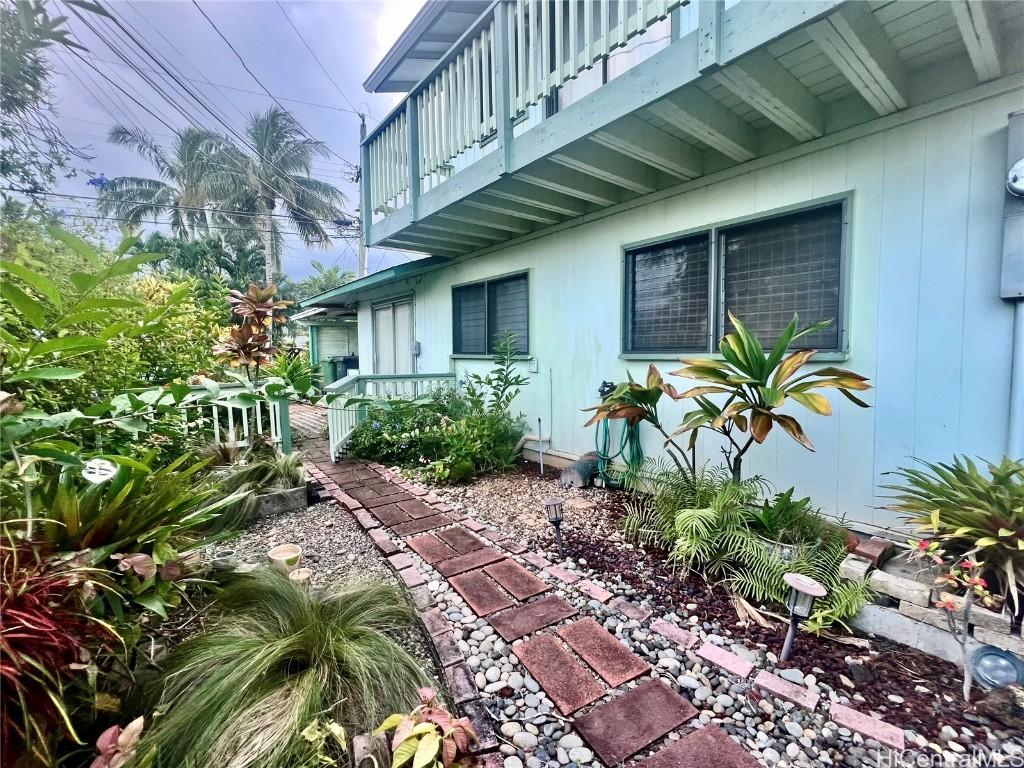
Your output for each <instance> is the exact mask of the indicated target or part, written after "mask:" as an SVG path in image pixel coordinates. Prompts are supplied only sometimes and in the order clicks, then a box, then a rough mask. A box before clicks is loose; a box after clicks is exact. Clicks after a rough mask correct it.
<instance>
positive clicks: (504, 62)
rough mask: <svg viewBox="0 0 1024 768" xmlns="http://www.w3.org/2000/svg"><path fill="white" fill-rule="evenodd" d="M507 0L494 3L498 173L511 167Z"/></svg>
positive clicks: (509, 46) (495, 115)
mask: <svg viewBox="0 0 1024 768" xmlns="http://www.w3.org/2000/svg"><path fill="white" fill-rule="evenodd" d="M510 7H511V5H510V4H509V2H508V0H502V2H500V3H498V4H497V5H495V6H494V125H495V130H496V131H497V136H496V137H495V141H496V142H497V148H496V150H495V151H496V152H497V153H498V173H499V174H501V175H502V176H504V175H506V174H508V173H509V172H510V171H511V170H512V94H511V89H510V86H509V78H510V75H511V72H510V71H509V50H511V47H512V40H511V39H510V38H509V18H510V15H509V8H510Z"/></svg>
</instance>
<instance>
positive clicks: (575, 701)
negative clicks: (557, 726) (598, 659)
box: [512, 635, 604, 715]
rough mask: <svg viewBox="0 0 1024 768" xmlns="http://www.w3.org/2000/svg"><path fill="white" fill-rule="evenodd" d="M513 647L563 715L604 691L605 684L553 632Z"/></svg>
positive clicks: (594, 698) (600, 695) (582, 705)
mask: <svg viewBox="0 0 1024 768" xmlns="http://www.w3.org/2000/svg"><path fill="white" fill-rule="evenodd" d="M512 650H513V651H515V654H516V656H518V657H519V661H521V662H522V663H523V666H524V667H526V668H527V669H528V670H529V671H530V674H531V675H533V679H534V680H536V681H537V682H538V683H540V687H541V688H543V689H544V693H546V694H547V695H548V698H550V699H551V700H552V701H553V702H555V706H556V707H558V710H559V711H560V712H561V713H562V714H563V715H571V714H572V713H573V712H575V711H576V710H578V709H581V708H583V707H585V706H587V704H592V703H593V702H595V701H597V700H598V699H599V698H601V697H602V696H603V695H604V686H603V685H601V684H600V683H599V682H598V681H597V680H596V679H594V675H593V673H591V671H590V670H589V669H587V668H586V667H584V666H583V665H582V664H580V663H579V662H578V661H577V660H576V659H575V657H573V655H572V654H571V653H569V651H567V650H566V649H565V647H564V646H563V645H562V644H561V643H560V642H558V639H557V638H556V637H555V636H554V635H538V636H537V637H534V638H531V639H529V640H524V641H523V642H521V643H520V644H519V645H517V646H515V647H514V648H513V649H512Z"/></svg>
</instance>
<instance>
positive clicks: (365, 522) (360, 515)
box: [352, 510, 380, 531]
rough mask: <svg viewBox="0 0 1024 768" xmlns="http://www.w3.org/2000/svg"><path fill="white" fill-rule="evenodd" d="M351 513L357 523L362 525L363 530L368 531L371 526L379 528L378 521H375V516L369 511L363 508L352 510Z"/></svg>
mask: <svg viewBox="0 0 1024 768" xmlns="http://www.w3.org/2000/svg"><path fill="white" fill-rule="evenodd" d="M352 515H353V516H354V517H355V519H356V521H357V522H358V523H359V525H361V526H362V527H363V529H364V530H367V531H368V530H370V529H371V528H380V523H379V522H378V521H377V518H375V517H374V516H373V515H371V514H370V513H369V512H366V511H365V510H361V511H359V512H353V513H352Z"/></svg>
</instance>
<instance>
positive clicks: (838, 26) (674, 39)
mask: <svg viewBox="0 0 1024 768" xmlns="http://www.w3.org/2000/svg"><path fill="white" fill-rule="evenodd" d="M1022 22H1024V15H1022V14H1021V12H1020V5H1018V4H1017V3H1014V2H979V1H978V0H957V1H955V2H947V1H945V0H942V1H939V2H928V3H911V2H903V3H901V2H895V3H870V4H869V3H866V2H847V3H843V2H840V1H839V0H803V1H800V2H788V1H786V0H776V1H775V2H762V1H760V0H735V1H734V2H728V3H727V2H723V0H699V2H698V3H697V4H696V5H695V6H694V5H691V4H689V3H686V2H679V1H678V0H592V1H591V0H495V2H493V3H492V5H491V6H490V7H489V8H488V9H487V10H486V11H485V12H484V13H482V14H481V15H480V16H479V18H478V19H477V21H476V23H475V24H473V25H472V26H471V27H470V28H469V29H468V30H467V31H466V32H465V33H464V34H463V35H462V37H461V38H460V39H459V40H458V41H457V42H456V43H455V44H454V45H452V47H451V48H450V49H449V51H448V52H447V54H445V55H444V56H443V57H442V58H441V59H440V60H439V61H438V62H437V64H436V66H434V68H433V70H432V71H431V72H430V73H429V74H428V75H427V76H426V77H424V78H423V79H422V80H421V81H420V82H419V83H418V84H417V85H416V86H415V87H414V88H413V89H412V90H411V91H410V92H409V94H408V96H407V97H406V99H405V100H404V101H403V102H402V103H401V104H399V105H398V106H397V107H396V108H395V109H394V110H393V111H392V112H391V113H390V114H389V115H388V116H387V117H386V118H385V119H384V120H383V121H381V123H380V124H379V125H378V126H377V127H376V129H375V130H374V131H373V132H372V133H370V134H369V135H368V136H367V138H366V139H365V141H364V142H363V145H362V148H361V160H362V167H363V168H364V169H365V172H364V174H363V178H362V185H361V197H362V199H361V208H362V211H364V215H363V221H364V227H365V230H366V231H365V235H366V240H367V243H368V244H370V245H383V246H391V247H395V248H400V249H405V250H412V251H423V252H428V253H431V254H434V255H438V256H447V257H455V256H460V255H464V254H467V253H472V252H474V251H478V250H481V249H483V248H487V247H490V246H493V245H497V244H500V243H502V242H505V241H508V240H510V239H513V238H516V237H518V236H521V235H525V234H528V233H530V232H532V231H534V230H537V229H542V228H545V227H549V226H552V225H556V224H558V223H560V222H563V221H565V220H568V219H572V218H576V217H580V216H584V215H586V214H589V213H593V212H595V211H598V210H601V209H603V208H607V207H610V206H616V205H619V204H622V203H626V202H628V201H630V200H633V199H636V198H640V197H642V196H645V195H650V194H652V193H654V192H657V191H659V190H662V189H666V188H668V187H674V186H677V185H680V184H684V183H686V182H689V181H692V180H694V179H696V178H698V177H701V176H704V175H706V174H711V173H715V172H718V171H722V170H726V169H728V168H729V167H731V166H734V165H738V164H741V163H745V162H748V161H752V160H754V159H756V158H758V157H763V156H765V155H768V154H772V153H775V152H779V151H783V150H785V149H788V148H790V147H793V146H794V145H797V144H800V143H802V142H808V141H813V140H815V139H820V138H822V137H823V136H825V135H826V134H827V133H833V132H836V131H839V130H842V129H845V128H849V127H851V126H854V125H857V124H859V123H863V122H867V121H869V120H873V119H876V118H878V117H881V116H886V115H890V114H892V113H894V112H898V111H901V110H905V109H908V108H910V107H913V106H917V105H919V104H922V103H924V102H926V101H928V100H934V99H937V98H939V97H941V96H943V95H946V94H948V93H950V92H952V91H954V90H957V89H960V90H962V89H964V88H966V87H971V86H974V85H976V84H977V83H979V82H985V81H987V80H994V79H997V78H1000V77H1001V76H1002V75H1004V74H1006V73H1007V71H1011V72H1017V71H1019V69H1020V63H1019V62H1018V61H1016V60H1015V61H1013V62H1004V61H1002V60H1001V58H1000V52H1001V51H1004V50H1007V51H1008V50H1011V48H1013V49H1016V46H1013V45H1012V36H1013V35H1014V34H1019V33H1020V31H1021V27H1022V26H1024V24H1022ZM1004 38H1005V39H1004ZM645 46H647V47H649V48H650V49H651V51H653V53H652V54H650V55H648V54H646V53H638V52H639V51H640V49H642V48H644V47H645ZM629 51H633V52H634V55H633V59H634V61H633V62H631V63H632V66H630V67H629V68H628V69H624V70H623V68H622V67H621V66H619V67H618V68H617V69H616V67H615V66H614V65H615V59H616V57H619V56H621V54H622V53H623V52H629ZM1016 58H1020V57H1019V56H1017V57H1016ZM366 212H368V214H367V213H366Z"/></svg>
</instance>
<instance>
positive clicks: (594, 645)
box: [558, 617, 651, 688]
mask: <svg viewBox="0 0 1024 768" xmlns="http://www.w3.org/2000/svg"><path fill="white" fill-rule="evenodd" d="M558 635H559V637H561V638H562V639H563V640H565V642H567V643H568V644H569V647H570V648H572V649H573V650H574V651H576V653H577V654H578V655H579V657H580V658H581V659H583V660H584V661H585V662H587V664H589V665H590V666H591V667H593V669H594V671H595V672H597V674H598V675H600V676H601V679H602V680H604V681H605V682H606V683H608V685H609V686H611V687H612V688H618V687H619V686H620V685H622V684H623V683H628V682H629V681H630V680H632V679H633V678H635V677H640V675H642V674H644V673H646V672H650V671H651V667H650V665H649V664H648V663H647V662H646V661H644V660H643V659H641V658H640V657H639V656H637V655H636V654H635V653H633V652H632V651H631V650H629V649H628V648H627V647H626V646H624V645H623V644H622V643H620V642H619V641H618V640H616V639H615V636H614V635H613V634H612V633H611V632H609V631H608V630H606V629H605V628H604V627H602V626H601V625H600V624H598V623H597V622H596V621H594V620H593V619H591V618H589V617H588V618H586V619H580V620H579V621H574V622H573V623H572V624H569V625H567V626H564V627H561V628H560V629H559V630H558Z"/></svg>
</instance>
